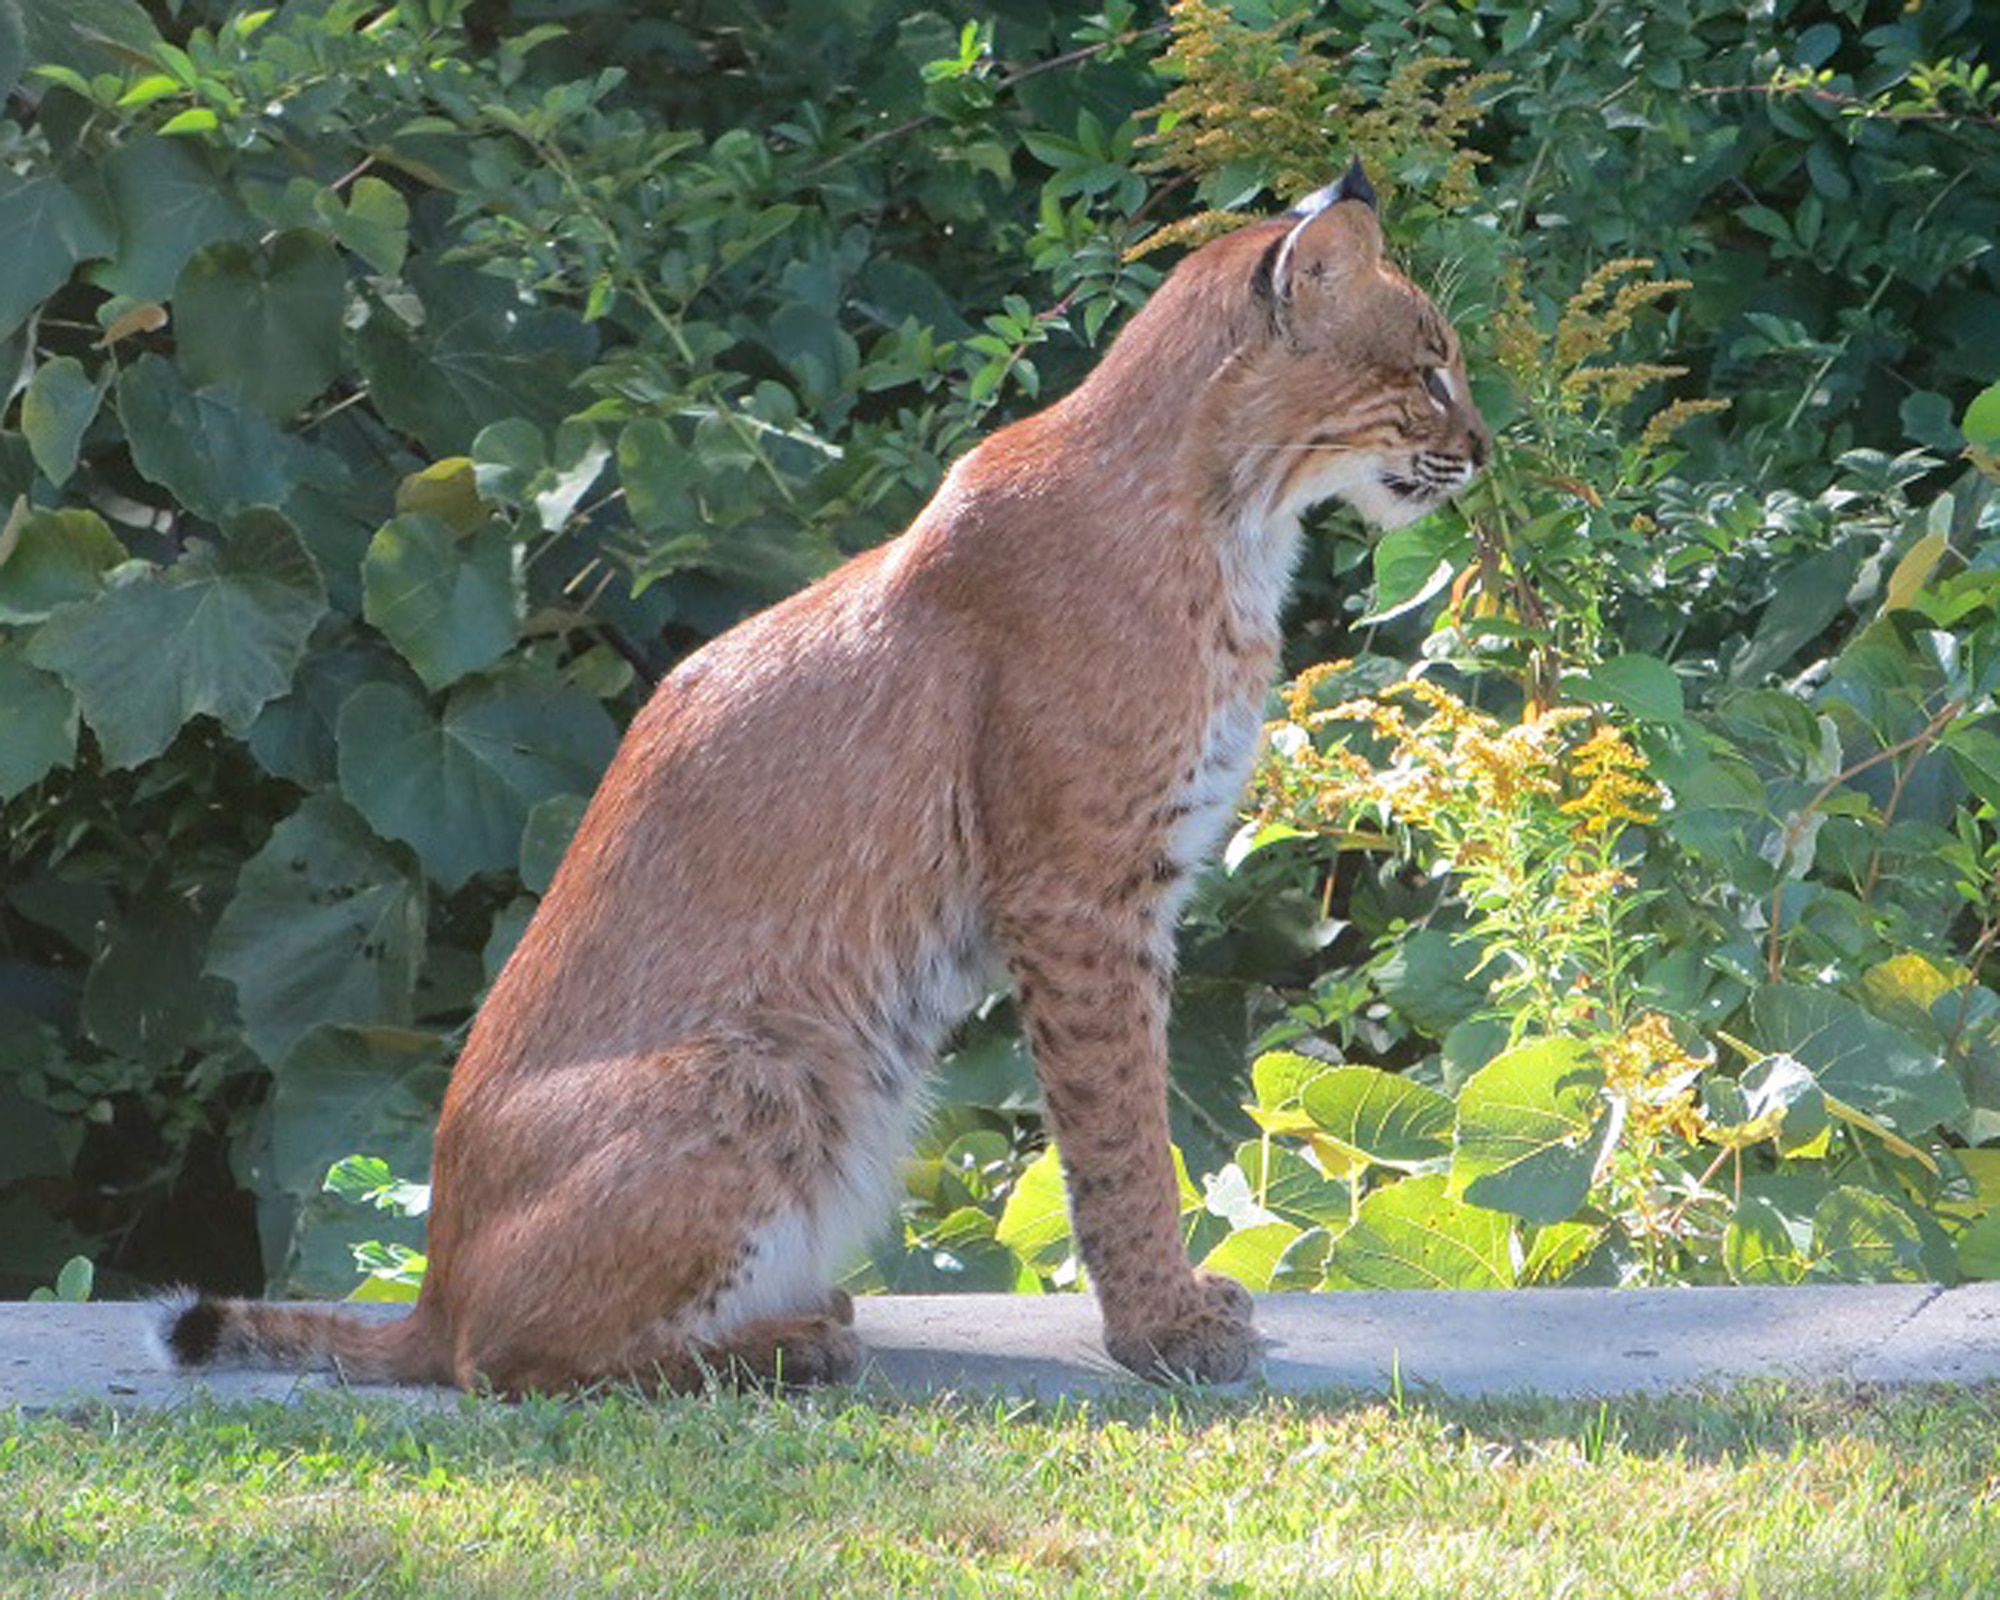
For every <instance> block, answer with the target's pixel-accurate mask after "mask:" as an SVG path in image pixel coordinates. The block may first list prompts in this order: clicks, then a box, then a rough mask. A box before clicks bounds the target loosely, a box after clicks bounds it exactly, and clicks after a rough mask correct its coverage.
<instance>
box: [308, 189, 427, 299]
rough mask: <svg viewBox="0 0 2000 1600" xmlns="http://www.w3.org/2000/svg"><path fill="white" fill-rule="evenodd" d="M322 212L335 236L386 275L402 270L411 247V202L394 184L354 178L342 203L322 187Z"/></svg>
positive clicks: (386, 276)
mask: <svg viewBox="0 0 2000 1600" xmlns="http://www.w3.org/2000/svg"><path fill="white" fill-rule="evenodd" d="M320 199H321V201H322V202H323V203H322V205H321V206H320V214H321V216H322V217H324V218H325V220H326V223H327V225H328V226H329V227H331V228H332V229H333V236H334V237H335V238H336V239H338V240H339V241H340V242H341V244H343V245H344V246H346V248H348V249H349V250H352V251H353V252H354V253H355V254H356V255H357V256H359V257H361V259H362V260H363V261H365V262H367V263H368V265H369V266H371V267H373V268H374V269H375V270H376V271H377V272H379V273H380V274H381V275H382V276H383V277H385V278H393V277H395V276H396V275H397V274H398V273H400V272H401V271H402V270H403V258H404V257H405V256H406V255H408V253H409V249H410V206H409V202H408V201H406V200H405V199H404V198H403V197H402V195H401V194H400V193H399V192H398V191H397V189H396V187H395V185H394V184H389V183H384V182H383V181H382V180H381V179H380V178H375V177H368V176H363V177H360V178H357V179H355V181H354V187H353V188H352V189H350V190H349V191H348V195H347V204H346V205H345V206H342V205H341V204H340V201H339V199H338V197H337V196H335V195H334V194H332V193H331V191H323V192H322V194H321V196H320Z"/></svg>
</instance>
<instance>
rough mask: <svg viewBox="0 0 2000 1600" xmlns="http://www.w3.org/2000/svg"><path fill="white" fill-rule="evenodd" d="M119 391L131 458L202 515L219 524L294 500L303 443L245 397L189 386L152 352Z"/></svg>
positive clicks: (143, 472)
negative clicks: (255, 509)
mask: <svg viewBox="0 0 2000 1600" xmlns="http://www.w3.org/2000/svg"><path fill="white" fill-rule="evenodd" d="M116 393H117V397H118V415H119V418H120V419H121V420H122V421H123V422H124V424H125V436H126V439H127V441H128V442H129V444H130V446H131V450H132V464H133V465H134V466H135V467H137V468H138V469H139V472H140V475H141V476H142V477H145V478H146V479H148V480H149V481H151V482H153V483H157V484H158V485H159V486H160V487H161V488H163V489H165V490H166V491H167V492H168V493H170V494H172V495H173V496H174V497H175V498H176V499H178V500H179V501H180V503H181V504H182V505H184V506H186V507H187V509H188V510H190V511H192V512H193V513H194V514H195V515H196V516H198V517H201V518H204V519H205V520H207V521H209V522H220V521H222V520H223V519H224V518H225V517H227V516H228V515H230V513H232V512H236V511H242V510H246V509H247V508H249V507H251V506H282V505H283V504H284V503H285V501H286V500H287V499H288V498H290V496H291V493H292V490H293V488H294V486H295V484H296V482H297V479H298V477H299V475H300V473H301V471H302V461H303V459H304V458H303V452H302V447H300V446H299V445H298V444H297V443H296V441H294V440H293V439H291V438H289V437H288V436H287V435H285V434H283V433H281V432H279V431H278V427H277V425H276V424H275V423H273V422H272V421H271V419H270V418H269V417H267V416H265V415H264V414H263V413H262V412H261V411H258V410H256V409H255V408H254V407H252V406H251V405H250V404H249V403H248V402H247V401H246V400H244V399H243V398H242V397H241V396H240V395H238V394H235V393H234V392H232V391H230V390H227V389H190V388H188V387H187V385H186V384H184V383H182V382H181V379H180V376H179V374H178V373H176V372H175V371H174V369H173V367H172V366H171V365H170V364H169V363H168V362H166V361H163V360H162V359H161V358H160V357H158V356H153V355H148V356H142V357H140V358H139V360H138V361H136V362H134V363H133V364H132V365H131V366H129V367H127V368H126V369H125V370H124V372H123V373H121V374H120V376H119V379H118V386H117V390H116Z"/></svg>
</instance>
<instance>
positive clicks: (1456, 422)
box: [1210, 161, 1493, 528]
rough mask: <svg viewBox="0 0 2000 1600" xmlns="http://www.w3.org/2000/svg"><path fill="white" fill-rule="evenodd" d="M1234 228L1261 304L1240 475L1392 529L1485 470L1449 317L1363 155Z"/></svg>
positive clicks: (1243, 381)
mask: <svg viewBox="0 0 2000 1600" xmlns="http://www.w3.org/2000/svg"><path fill="white" fill-rule="evenodd" d="M1239 241H1240V242H1239ZM1221 243H1222V244H1223V245H1227V246H1231V247H1232V248H1231V249H1230V250H1229V253H1228V255H1227V256H1225V257H1224V261H1225V262H1226V263H1227V265H1228V268H1229V270H1230V271H1231V273H1232V275H1234V274H1237V273H1244V272H1245V271H1246V270H1247V278H1248V283H1247V290H1246V289H1245V288H1244V287H1243V279H1242V278H1241V277H1238V279H1237V293H1239V294H1243V293H1247V295H1248V297H1249V299H1250V301H1251V302H1252V304H1253V307H1254V312H1253V315H1252V317H1251V319H1250V320H1251V324H1252V327H1251V331H1250V332H1249V334H1248V337H1247V338H1246V339H1245V341H1244V342H1243V343H1242V344H1241V345H1240V346H1239V347H1238V350H1237V356H1236V361H1235V362H1234V363H1232V365H1233V366H1234V369H1235V370H1234V372H1233V373H1232V374H1231V377H1232V380H1233V381H1232V383H1231V390H1232V395H1231V400H1230V403H1229V404H1228V406H1227V407H1226V414H1227V415H1228V417H1229V421H1228V422H1227V423H1226V424H1225V428H1226V431H1227V432H1228V434H1230V435H1231V436H1232V437H1231V438H1230V440H1229V441H1228V443H1229V445H1230V446H1233V447H1235V448H1238V449H1240V450H1241V451H1242V452H1243V460H1242V466H1241V467H1239V470H1238V473H1237V477H1238V483H1239V486H1241V487H1250V485H1248V484H1244V482H1243V471H1244V469H1245V468H1247V469H1248V470H1249V471H1250V472H1251V473H1253V474H1254V476H1255V479H1256V482H1255V486H1254V491H1253V492H1255V493H1256V494H1257V495H1258V497H1259V498H1260V499H1264V500H1265V503H1266V504H1268V505H1269V506H1270V507H1272V508H1273V509H1276V510H1282V511H1286V512H1297V511H1302V510H1304V509H1305V508H1306V507H1307V506H1309V505H1313V504H1316V503H1318V502H1319V501H1322V500H1328V499H1340V500H1344V501H1345V502H1347V504H1349V505H1350V506H1352V507H1353V508H1354V509H1355V510H1356V511H1357V512H1359V513H1360V514H1361V516H1362V517H1363V518H1364V519H1366V520H1367V521H1368V522H1370V523H1372V524H1374V525H1375V526H1377V527H1381V528H1393V527H1396V526H1399V525H1400V524H1402V523H1405V522H1409V521H1411V520H1413V519H1414V518H1416V517H1419V516H1422V515H1423V514H1424V513H1425V512H1426V511H1429V510H1431V509H1433V508H1434V507H1436V506H1437V505H1439V504H1440V503H1441V502H1443V501H1444V500H1446V499H1448V498H1450V497H1451V496H1452V495H1454V494H1456V493H1457V492H1458V491H1459V490H1461V489H1463V488H1464V487H1465V486H1466V485H1467V484H1468V483H1470V482H1471V481H1472V479H1473V478H1474V477H1475V476H1476V475H1477V474H1478V472H1479V470H1480V468H1482V467H1483V466H1484V465H1485V464H1486V460H1487V457H1488V455H1489V454H1490V453H1491V451H1492V446H1493V436H1492V434H1491V433H1490V432H1489V431H1488V430H1487V427H1486V424H1485V422H1484V420H1483V419H1482V418H1481V417H1480V415H1479V411H1478V408H1477V407H1476V406H1475V405H1474V404H1473V402H1472V394H1471V391H1470V390H1469V389H1468V388H1467V387H1466V382H1465V368H1464V366H1463V364H1462V363H1461V362H1460V360H1459V353H1458V339H1457V337H1456V336H1455V335H1454V334H1453V332H1452V330H1451V325H1450V324H1449V323H1447V322H1446V321H1445V319H1444V317H1443V316H1442V315H1441V314H1440V313H1439V311H1438V309H1437V307H1436V306H1434V305H1433V304H1432V303H1431V301H1430V298H1429V296H1427V295H1426V294H1425V293H1424V292H1423V291H1422V290H1421V289H1419V288H1418V287H1417V286H1416V285H1415V284H1413V283H1411V282H1410V280H1409V279H1407V278H1405V277H1404V276H1403V275H1402V274H1401V273H1400V272H1398V271H1397V270H1396V269H1395V267H1394V266H1392V265H1391V264H1390V263H1389V262H1388V261H1387V260H1386V259H1385V258H1384V256H1383V254H1382V230H1381V227H1380V226H1379V224H1378V223H1377V221H1376V217H1375V194H1374V191H1373V189H1372V188H1371V187H1370V186H1369V183H1368V179H1367V176H1366V175H1365V174H1364V173H1363V172H1362V170H1361V164H1360V163H1359V162H1358V161H1357V162H1356V163H1355V164H1354V165H1353V166H1352V167H1350V168H1349V169H1348V171H1347V173H1346V175H1345V176H1343V177H1342V178H1341V179H1340V180H1339V181H1338V182H1337V183H1334V184H1332V185H1331V186H1329V187H1328V188H1325V189H1322V190H1321V191H1320V192H1319V193H1318V194H1315V195H1313V196H1311V197H1310V198H1309V199H1306V200H1303V201H1301V202H1300V203H1299V204H1298V205H1297V206H1296V207H1295V208H1293V210H1292V211H1291V212H1289V213H1288V214H1287V215H1286V216H1284V217H1282V218H1277V219H1274V220H1273V221H1271V222H1268V223H1262V224H1259V225H1257V226H1256V227H1254V228H1248V229H1244V230H1243V232H1242V233H1241V234H1237V235H1232V236H1231V237H1230V238H1229V239H1227V240H1224V241H1221ZM1210 248H1211V249H1215V248H1216V247H1215V246H1211V247H1210ZM1266 497H1268V498H1266Z"/></svg>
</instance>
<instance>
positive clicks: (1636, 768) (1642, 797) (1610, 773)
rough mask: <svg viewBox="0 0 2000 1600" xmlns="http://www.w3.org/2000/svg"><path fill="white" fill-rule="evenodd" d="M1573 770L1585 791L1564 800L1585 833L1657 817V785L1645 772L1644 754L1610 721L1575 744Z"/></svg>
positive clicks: (1600, 831) (1572, 756)
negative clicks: (1580, 742) (1578, 743)
mask: <svg viewBox="0 0 2000 1600" xmlns="http://www.w3.org/2000/svg"><path fill="white" fill-rule="evenodd" d="M1570 765H1571V770H1572V771H1573V772H1574V773H1575V774H1576V776H1577V777H1579V778H1581V779H1582V780H1583V784H1584V789H1583V793H1581V794H1580V795H1578V796H1577V797H1576V798H1575V799H1573V800H1568V801H1565V802H1564V803H1563V807H1562V809H1563V813H1564V814H1565V815H1566V816H1569V817H1573V818H1574V819H1575V820H1576V822H1577V825H1578V826H1579V827H1580V828H1581V829H1582V830H1583V831H1584V832H1586V833H1605V832H1608V831H1609V830H1611V829H1613V828H1616V827H1619V826H1621V825H1622V824H1624V823H1627V822H1638V823H1647V822H1652V821H1653V820H1655V818H1657V817H1658V815H1659V811H1658V807H1659V804H1660V790H1659V786H1658V785H1657V784H1655V783H1654V782H1653V781H1652V779H1650V778H1648V777H1647V776H1646V775H1645V773H1646V758H1645V757H1644V756H1642V755H1640V754H1639V752H1638V751H1637V750H1634V749H1633V748H1632V746H1631V745H1630V744H1629V743H1627V742H1626V738H1625V735H1624V733H1623V731H1621V730H1620V729H1619V728H1617V727H1615V726H1614V725H1613V724H1611V723H1608V722H1607V723H1603V724H1601V725H1600V726H1599V727H1598V729H1597V731H1596V732H1594V733H1593V734H1591V736H1590V737H1589V738H1588V739H1586V740H1584V741H1583V743H1582V744H1580V745H1578V746H1577V748H1576V749H1575V751H1574V752H1572V754H1571V757H1570Z"/></svg>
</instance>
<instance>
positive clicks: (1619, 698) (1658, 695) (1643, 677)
mask: <svg viewBox="0 0 2000 1600" xmlns="http://www.w3.org/2000/svg"><path fill="white" fill-rule="evenodd" d="M1578 687H1579V690H1580V692H1581V693H1582V694H1583V695H1584V696H1585V697H1586V698H1588V699H1590V700H1594V701H1596V702H1598V703H1599V704H1602V705H1610V706H1616V707H1617V708H1618V709H1619V710H1620V711H1623V712H1624V713H1625V714H1626V715H1627V716H1631V717H1637V718H1639V719H1640V720H1641V721H1644V722H1678V721H1680V719H1681V718H1682V717H1683V716H1684V715H1685V714H1686V711H1687V700H1686V697H1685V696H1684V695H1683V693H1682V691H1681V680H1680V678H1679V676H1678V675H1677V674H1676V673H1675V672H1674V669H1673V668H1672V667H1670V666H1668V665H1667V664H1666V663H1665V662H1664V661H1661V660H1660V659H1659V658H1658V657H1656V656H1642V655H1623V656H1613V657H1612V658H1611V659H1610V660H1609V661H1600V662H1599V663H1598V664H1597V665H1596V666H1594V667H1592V668H1591V669H1590V671H1588V672H1586V673H1585V674H1583V676H1582V678H1581V679H1580V680H1579V684H1578Z"/></svg>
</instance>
